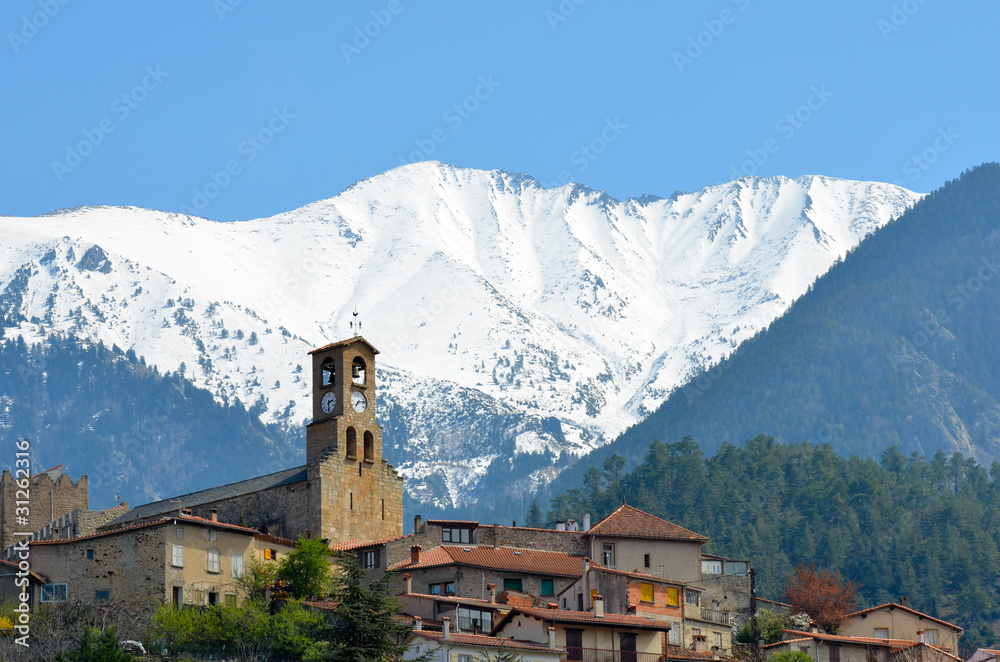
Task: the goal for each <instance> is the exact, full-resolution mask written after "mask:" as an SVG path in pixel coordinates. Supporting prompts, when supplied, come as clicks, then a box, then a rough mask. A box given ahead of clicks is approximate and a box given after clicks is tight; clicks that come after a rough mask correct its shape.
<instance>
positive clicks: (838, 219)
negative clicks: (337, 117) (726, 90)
mask: <svg viewBox="0 0 1000 662" xmlns="http://www.w3.org/2000/svg"><path fill="white" fill-rule="evenodd" d="M920 197H922V196H921V195H919V194H916V193H913V192H910V191H907V190H905V189H902V188H899V187H897V186H893V185H890V184H880V183H872V182H855V181H847V180H839V179H833V178H827V177H820V176H811V177H801V178H799V179H794V180H792V179H787V178H782V177H777V178H770V179H761V178H754V177H744V178H741V179H739V180H737V181H735V182H730V183H728V184H722V185H718V186H711V187H707V188H705V189H702V190H700V191H696V192H693V193H684V194H675V195H674V196H671V197H670V198H667V199H661V198H654V197H652V196H648V197H643V198H641V199H629V200H625V201H618V200H614V199H612V198H610V197H609V196H607V195H606V194H604V193H601V192H598V191H594V190H592V189H588V188H586V187H584V186H580V185H566V186H562V187H559V188H555V189H545V188H543V187H542V186H541V185H540V184H539V183H538V182H536V181H535V180H534V179H532V178H531V177H527V176H525V175H519V174H514V173H509V172H504V171H488V172H487V171H481V170H470V169H463V168H458V167H453V166H448V165H444V164H441V163H437V162H425V163H418V164H414V165H409V166H403V167H400V168H397V169H395V170H391V171H389V172H387V173H384V174H382V175H379V176H376V177H372V178H370V179H367V180H364V181H362V182H359V183H358V184H356V185H354V186H352V187H351V188H349V189H347V190H346V191H344V192H342V193H340V194H338V195H337V196H335V197H333V198H330V199H328V200H322V201H319V202H316V203H312V204H309V205H306V206H304V207H302V208H300V209H296V210H293V211H289V212H286V213H283V214H279V215H277V216H273V217H270V218H263V219H256V220H251V221H241V222H232V223H221V222H214V221H209V220H206V219H201V218H196V217H190V216H186V215H183V214H176V213H167V212H158V211H151V210H145V209H138V208H131V207H86V208H75V209H69V210H62V211H58V212H52V213H50V214H46V215H43V216H38V217H32V218H13V217H0V237H2V239H0V315H6V316H7V317H8V319H9V320H15V322H16V324H17V329H8V330H7V336H8V337H10V336H13V335H18V334H20V335H23V336H24V337H25V339H27V340H40V339H42V338H44V337H45V336H47V335H48V334H51V333H55V332H65V331H72V332H73V333H75V334H77V335H80V336H83V337H88V338H93V339H95V340H97V339H100V340H102V341H103V342H104V343H106V344H108V345H110V344H116V345H118V346H119V347H121V348H123V349H133V350H134V351H135V352H136V354H138V355H140V356H143V357H145V360H146V362H147V363H151V364H156V365H157V366H158V367H159V368H160V370H161V371H175V370H183V371H184V374H185V375H186V376H188V377H189V378H190V379H192V380H193V381H194V382H195V383H196V384H198V385H201V386H204V387H206V388H208V389H209V390H211V391H212V392H213V393H215V394H216V397H217V398H219V399H220V400H222V401H226V402H232V401H234V400H235V399H236V398H239V399H240V400H241V401H242V402H244V403H246V404H247V405H248V406H249V405H256V406H257V409H258V410H259V411H260V412H261V415H262V418H264V419H265V420H267V421H283V422H286V423H288V424H289V425H296V426H297V425H300V424H301V423H303V422H304V421H305V420H306V417H307V416H308V415H309V412H310V404H309V397H310V394H309V390H308V379H307V377H306V372H307V371H308V369H309V368H308V362H307V356H306V352H307V351H308V350H309V349H311V348H313V347H316V346H319V345H322V344H324V343H326V342H329V341H331V340H336V339H339V338H342V337H347V336H350V335H353V331H352V329H351V328H350V327H349V326H348V321H349V320H350V319H351V317H352V316H351V312H353V311H354V310H355V309H357V310H358V311H359V313H360V319H361V320H362V321H363V329H362V332H363V333H364V335H365V336H366V337H367V338H368V339H369V340H370V341H372V342H373V343H374V344H375V345H376V346H377V347H379V349H380V350H382V354H381V355H380V357H379V362H380V371H379V379H380V380H381V387H382V388H381V389H380V394H379V396H380V397H379V400H380V401H379V407H380V411H379V417H380V420H381V421H382V422H383V426H384V427H385V430H386V431H385V444H386V447H387V455H388V456H389V457H390V458H391V460H393V461H394V462H395V463H396V464H397V467H398V468H399V469H400V471H401V472H402V473H403V474H404V475H405V476H406V477H407V479H408V491H409V492H410V496H411V497H412V498H414V499H416V500H417V501H420V502H427V503H434V504H437V505H440V506H450V505H454V504H456V503H459V502H464V503H468V502H469V501H470V500H475V498H476V495H477V490H478V488H479V486H480V483H481V481H482V479H483V477H484V476H485V475H487V474H488V473H489V472H490V471H491V470H492V471H494V472H497V473H500V472H502V471H506V472H507V474H506V475H510V474H509V472H510V471H511V467H512V463H515V462H517V461H518V457H521V461H522V464H521V465H519V466H520V467H521V468H522V469H523V470H524V471H525V472H528V473H529V474H530V480H529V481H528V483H529V484H530V482H531V481H534V482H536V483H537V482H539V481H545V480H548V479H550V478H551V476H552V475H554V474H553V464H554V463H556V462H559V461H561V462H566V461H568V458H569V457H571V456H579V455H581V454H583V453H586V452H588V451H589V450H591V449H593V448H595V447H597V446H599V445H601V444H602V443H604V442H606V441H608V440H610V439H611V438H613V437H614V436H615V435H617V434H618V433H620V432H621V431H622V430H623V429H625V428H626V427H627V426H629V425H631V424H632V423H635V422H636V421H638V420H640V419H641V418H642V417H644V416H645V415H646V414H647V413H648V412H649V411H651V410H652V409H653V408H655V407H656V406H657V405H658V404H659V403H660V402H661V401H662V400H663V399H664V398H665V397H666V395H667V394H668V393H669V392H670V390H672V389H673V388H675V387H677V386H680V385H682V384H683V383H684V382H685V380H686V379H687V378H689V377H690V376H691V375H692V374H694V373H695V372H696V371H697V370H698V369H700V368H701V367H703V366H707V365H711V364H713V363H715V362H717V361H718V360H719V359H720V358H722V356H723V355H725V354H727V353H728V352H730V351H732V350H733V349H734V348H735V347H736V346H737V345H738V344H739V343H740V342H741V341H742V340H745V339H746V338H748V337H750V336H752V335H753V334H755V333H756V332H758V331H759V330H761V329H762V328H764V327H766V326H767V325H768V324H769V323H770V322H771V321H772V320H774V319H775V318H776V317H777V316H779V315H780V314H781V313H782V312H784V310H785V309H787V307H788V306H789V305H790V304H791V302H792V301H794V300H795V299H796V298H797V297H799V296H801V295H802V294H804V293H805V292H806V291H807V289H808V287H809V285H810V284H811V283H812V282H813V281H814V280H815V279H816V278H817V277H818V276H820V275H822V274H823V273H824V272H825V271H826V270H827V269H828V268H829V267H830V266H831V265H832V264H833V263H834V262H835V261H836V260H837V259H839V258H842V257H843V256H844V255H845V254H846V253H847V251H849V250H850V249H851V248H853V247H854V246H856V245H857V244H858V243H859V242H860V241H861V239H863V238H864V237H865V236H866V235H868V234H870V233H872V232H874V231H875V230H877V229H878V228H880V227H882V226H883V225H885V223H887V222H888V221H889V220H890V219H891V218H894V217H896V216H899V215H900V214H901V213H902V212H903V211H904V210H905V209H906V208H908V207H909V206H911V205H912V204H913V203H914V202H916V201H917V200H919V199H920ZM564 453H565V455H563V456H562V459H561V460H560V459H559V456H560V454H564ZM526 457H527V458H529V459H525V458H526ZM491 467H492V469H491ZM518 489H521V488H518Z"/></svg>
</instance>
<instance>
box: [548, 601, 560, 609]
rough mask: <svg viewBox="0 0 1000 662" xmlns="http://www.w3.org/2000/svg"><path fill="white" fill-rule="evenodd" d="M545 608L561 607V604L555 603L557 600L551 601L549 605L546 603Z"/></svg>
mask: <svg viewBox="0 0 1000 662" xmlns="http://www.w3.org/2000/svg"><path fill="white" fill-rule="evenodd" d="M545 608H546V609H559V604H558V603H555V602H550V603H548V604H547V605H545Z"/></svg>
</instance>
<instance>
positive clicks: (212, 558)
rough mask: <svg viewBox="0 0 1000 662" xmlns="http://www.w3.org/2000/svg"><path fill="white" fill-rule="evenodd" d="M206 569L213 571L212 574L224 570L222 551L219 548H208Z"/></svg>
mask: <svg viewBox="0 0 1000 662" xmlns="http://www.w3.org/2000/svg"><path fill="white" fill-rule="evenodd" d="M205 570H206V571H208V572H211V573H212V574H218V573H220V572H222V553H221V552H220V551H219V550H217V549H210V550H208V558H207V559H206V564H205Z"/></svg>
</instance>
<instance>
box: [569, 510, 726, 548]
mask: <svg viewBox="0 0 1000 662" xmlns="http://www.w3.org/2000/svg"><path fill="white" fill-rule="evenodd" d="M587 533H589V534H590V535H593V536H610V537H618V538H657V539H661V540H690V541H693V542H708V538H706V537H705V536H703V535H701V534H699V533H695V532H694V531H689V530H688V529H685V528H684V527H682V526H677V525H676V524H673V523H671V522H668V521H667V520H665V519H661V518H659V517H657V516H656V515H650V514H649V513H647V512H644V511H642V510H639V509H638V508H633V507H632V506H629V505H627V504H626V505H622V506H621V507H620V508H618V510H616V511H615V512H613V513H611V514H610V515H608V516H607V517H605V518H604V519H602V520H601V521H600V522H598V523H597V524H595V525H594V526H592V527H591V529H590V531H588V532H587Z"/></svg>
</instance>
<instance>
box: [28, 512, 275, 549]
mask: <svg viewBox="0 0 1000 662" xmlns="http://www.w3.org/2000/svg"><path fill="white" fill-rule="evenodd" d="M173 521H178V522H189V523H191V524H198V525H201V526H213V527H217V528H220V529H228V530H230V531H233V532H235V533H247V534H250V535H254V536H259V535H261V533H260V531H258V530H257V529H248V528H247V527H245V526H238V525H236V524H226V523H225V522H213V521H212V520H209V519H205V518H204V517H192V516H189V515H183V516H180V515H178V516H176V517H164V518H162V519H155V520H150V521H148V522H142V523H141V524H132V525H130V526H122V527H119V528H117V529H110V530H108V531H99V532H98V533H91V534H89V535H86V536H77V537H76V538H60V539H59V540H32V541H31V543H30V544H31V545H62V544H65V543H70V542H77V541H78V540H90V539H91V538H100V537H101V536H112V535H115V534H117V533H124V532H126V531H134V530H136V529H144V528H146V527H150V526H160V525H161V524H168V523H170V522H173Z"/></svg>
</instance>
